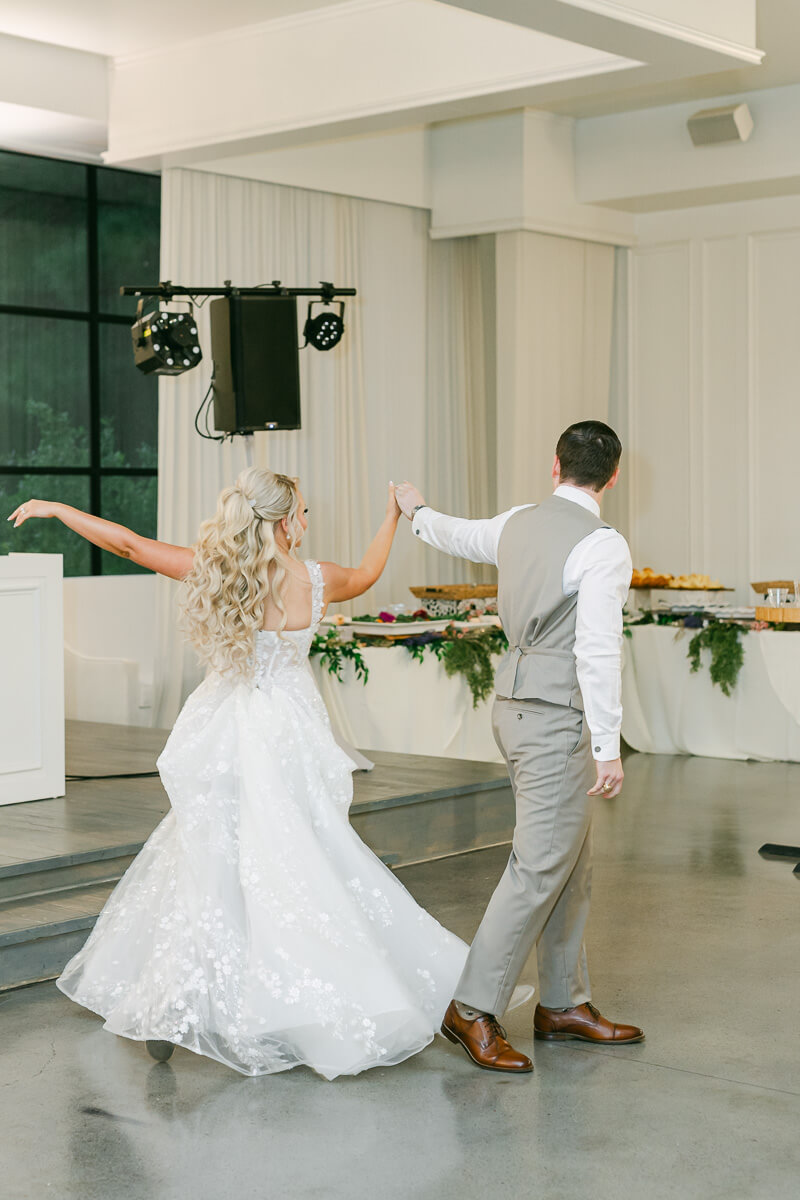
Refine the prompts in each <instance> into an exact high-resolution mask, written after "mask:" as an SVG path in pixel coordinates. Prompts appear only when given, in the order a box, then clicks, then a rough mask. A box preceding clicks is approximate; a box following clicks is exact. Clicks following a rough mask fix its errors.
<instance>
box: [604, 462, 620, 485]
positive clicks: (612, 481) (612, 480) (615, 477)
mask: <svg viewBox="0 0 800 1200" xmlns="http://www.w3.org/2000/svg"><path fill="white" fill-rule="evenodd" d="M618 479H619V467H617V469H616V471H615V472H614V474H613V475H612V476H611V478H610V479H609V481H608V483H607V484H606V491H607V490H608V489H609V488H612V487H616V484H617V480H618Z"/></svg>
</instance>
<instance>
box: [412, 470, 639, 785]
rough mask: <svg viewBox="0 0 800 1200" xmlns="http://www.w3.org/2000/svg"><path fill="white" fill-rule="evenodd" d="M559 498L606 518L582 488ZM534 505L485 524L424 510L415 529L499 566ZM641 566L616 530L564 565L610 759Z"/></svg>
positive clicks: (614, 754) (600, 754)
mask: <svg viewBox="0 0 800 1200" xmlns="http://www.w3.org/2000/svg"><path fill="white" fill-rule="evenodd" d="M555 495H556V496H562V497H563V498H564V499H565V500H571V501H572V502H573V503H574V504H580V505H581V506H582V507H583V508H585V509H588V511H589V512H591V513H594V515H595V516H597V517H599V516H600V506H599V505H598V504H597V501H596V500H594V499H593V498H592V497H591V496H589V495H587V493H586V492H584V491H581V489H580V488H576V487H571V486H570V485H569V484H568V483H562V484H560V486H559V487H557V488H556V490H555ZM530 507H531V505H529V504H519V505H517V507H516V508H510V509H509V510H508V512H504V513H500V515H499V516H497V517H490V518H488V519H487V520H483V521H470V520H467V519H465V518H463V517H448V516H447V515H446V514H445V513H440V512H436V511H435V510H434V509H432V508H421V509H420V510H419V512H418V513H417V514H416V516H415V517H414V520H413V522H412V525H413V529H414V533H415V534H416V535H417V536H418V537H420V538H422V540H423V541H424V542H427V543H428V545H430V546H433V547H435V549H437V550H443V551H445V553H447V554H453V555H455V556H456V557H457V558H467V559H469V560H470V561H471V562H477V563H491V564H492V565H493V566H497V552H498V547H499V545H500V535H501V534H502V532H503V529H504V527H505V523H506V521H507V520H508V518H509V517H510V516H512V514H513V513H515V512H519V510H520V509H521V508H530ZM632 571H633V564H632V562H631V554H630V550H629V549H628V543H627V542H626V541H625V538H624V537H623V536H622V534H621V533H618V532H617V531H616V529H597V530H595V532H594V533H590V534H589V535H588V537H585V538H584V539H583V541H581V542H578V545H577V546H576V547H575V549H574V550H572V551H571V553H570V554H569V557H568V558H567V561H566V563H565V564H564V575H563V578H562V587H563V589H564V595H565V596H572V595H574V594H575V593H576V592H577V593H578V605H577V613H576V623H575V660H576V669H577V673H578V683H579V684H580V688H581V694H582V696H583V704H584V708H585V711H586V720H587V721H588V724H589V729H590V731H591V735H592V753H593V755H594V757H595V758H596V759H598V760H600V761H602V762H608V761H610V760H611V759H615V758H619V736H620V728H621V725H622V678H621V665H622V606H623V605H624V603H625V600H626V598H627V595H628V589H629V587H630V582H631V573H632Z"/></svg>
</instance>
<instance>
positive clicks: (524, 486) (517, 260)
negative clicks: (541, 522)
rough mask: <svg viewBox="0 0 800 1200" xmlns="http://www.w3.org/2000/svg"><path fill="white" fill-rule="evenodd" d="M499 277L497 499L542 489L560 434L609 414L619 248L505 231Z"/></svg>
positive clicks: (539, 493)
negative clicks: (573, 425) (586, 421)
mask: <svg viewBox="0 0 800 1200" xmlns="http://www.w3.org/2000/svg"><path fill="white" fill-rule="evenodd" d="M495 261H496V284H497V307H496V316H497V431H498V432H497V486H498V508H499V509H501V510H502V509H505V508H508V507H510V506H511V505H512V504H523V503H525V502H526V501H529V500H540V499H543V498H544V497H545V496H546V495H547V494H548V492H549V491H550V489H551V487H552V484H551V479H550V471H551V467H552V463H553V452H554V449H555V445H556V441H557V440H558V436H559V434H560V433H561V432H562V431H563V430H564V429H566V427H567V426H568V425H571V424H572V423H573V422H574V421H583V420H588V419H595V420H600V421H606V420H608V398H609V376H610V361H611V321H612V311H613V290H614V249H613V247H612V246H606V245H599V244H598V243H596V242H584V241H579V240H577V239H575V238H563V237H552V236H549V235H547V234H539V233H527V232H524V231H520V232H515V233H500V234H498V235H497V245H496V260H495Z"/></svg>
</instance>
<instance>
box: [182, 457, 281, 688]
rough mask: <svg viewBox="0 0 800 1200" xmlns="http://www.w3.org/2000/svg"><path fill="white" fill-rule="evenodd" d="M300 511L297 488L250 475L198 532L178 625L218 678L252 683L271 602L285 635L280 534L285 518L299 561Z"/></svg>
mask: <svg viewBox="0 0 800 1200" xmlns="http://www.w3.org/2000/svg"><path fill="white" fill-rule="evenodd" d="M299 505H300V495H299V493H298V490H297V480H295V479H290V478H289V477H288V476H287V475H276V474H275V473H274V472H273V471H268V470H266V469H265V468H263V467H248V468H247V469H246V470H244V471H242V473H241V474H240V475H239V477H238V479H237V480H236V483H235V484H234V485H233V487H229V488H225V490H224V491H222V492H220V496H219V500H218V501H217V511H216V514H215V515H214V516H213V517H212V518H211V519H210V520H209V521H204V522H203V524H202V525H201V526H200V532H199V534H198V538H197V542H196V543H195V546H194V564H193V566H192V569H191V571H190V572H189V574H188V575H187V576H186V577H185V579H184V581H183V593H182V596H181V622H180V625H181V629H182V630H183V632H184V633H186V634H187V636H188V638H189V641H190V642H191V643H192V645H193V646H194V647H195V649H196V650H197V652H198V654H199V656H200V659H201V661H202V662H204V663H206V664H207V665H208V666H210V667H212V668H213V669H214V670H216V671H221V672H223V673H225V674H232V675H234V676H239V677H245V678H246V677H249V676H250V675H251V673H252V668H253V656H254V652H255V635H256V631H257V630H258V629H260V628H261V626H262V625H263V623H264V606H265V604H266V602H267V600H268V599H270V598H271V599H272V602H273V604H274V605H275V607H276V608H277V609H278V612H279V613H280V614H281V620H280V624H279V627H278V632H279V634H280V633H282V632H283V630H284V629H285V627H286V620H287V618H286V605H285V593H286V584H287V582H288V580H287V572H286V567H285V566H284V565H283V562H282V556H281V555H279V552H278V546H277V544H276V541H275V530H276V528H277V527H278V525H279V524H280V522H281V521H282V520H283V519H284V517H285V518H286V519H287V524H288V542H289V547H290V548H289V554H290V556H292V557H293V556H294V547H295V546H296V545H297V544H298V542H299V540H300V538H301V536H302V533H303V530H302V527H301V525H300V522H299V520H298V509H299ZM272 564H274V567H273V568H272V570H270V568H271V566H272Z"/></svg>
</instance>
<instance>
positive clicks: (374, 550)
mask: <svg viewBox="0 0 800 1200" xmlns="http://www.w3.org/2000/svg"><path fill="white" fill-rule="evenodd" d="M399 518H400V508H399V507H398V504H397V500H396V499H395V494H394V484H393V483H390V484H389V499H388V502H387V504H386V516H385V517H384V518H383V521H382V523H381V527H380V529H379V530H378V532H377V533H376V534H375V537H374V538H373V539H372V541H371V543H370V546H369V549H368V550H367V553H366V554H365V555H364V557H363V558H362V560H361V562H360V563H359V565H358V566H357V567H340V566H339V564H338V563H332V562H325V563H321V564H320V565H321V567H322V573H323V576H324V578H325V602H326V603H327V604H333V603H336V602H338V601H340V600H353V599H355V597H356V596H361V595H362V594H363V593H364V592H367V591H369V589H370V588H371V587H372V585H373V583H375V581H376V580H377V579H380V577H381V574H382V572H383V568H384V567H385V566H386V560H387V559H388V557H389V551H390V550H391V548H392V542H393V541H394V535H395V533H396V532H397V522H398V520H399Z"/></svg>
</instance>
